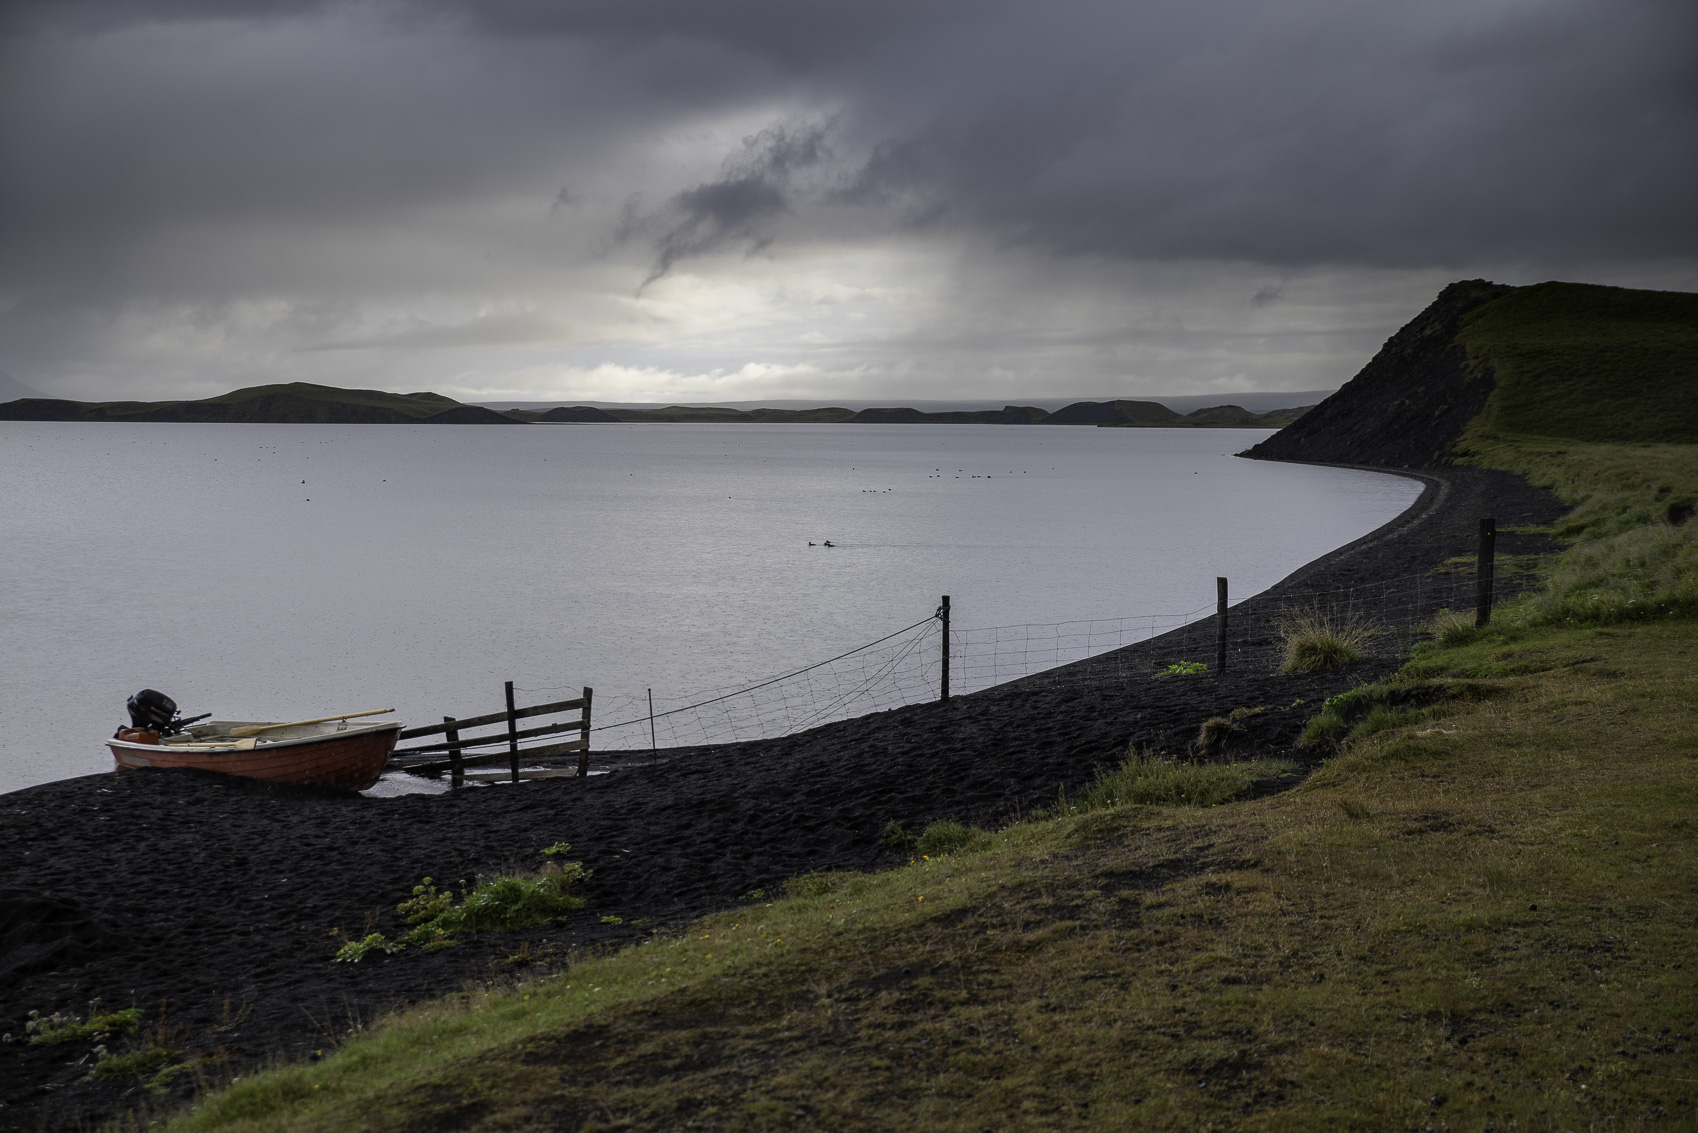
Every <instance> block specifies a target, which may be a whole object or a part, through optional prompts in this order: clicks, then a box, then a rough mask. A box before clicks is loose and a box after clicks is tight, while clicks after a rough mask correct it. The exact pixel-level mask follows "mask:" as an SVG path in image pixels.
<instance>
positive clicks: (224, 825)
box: [0, 469, 1563, 1129]
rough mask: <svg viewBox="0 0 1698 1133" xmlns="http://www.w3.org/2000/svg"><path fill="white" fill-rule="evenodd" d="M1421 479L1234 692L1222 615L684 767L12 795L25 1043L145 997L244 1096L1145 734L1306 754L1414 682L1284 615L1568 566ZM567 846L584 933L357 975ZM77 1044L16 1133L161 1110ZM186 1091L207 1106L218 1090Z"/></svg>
mask: <svg viewBox="0 0 1698 1133" xmlns="http://www.w3.org/2000/svg"><path fill="white" fill-rule="evenodd" d="M1411 475H1417V476H1418V477H1419V478H1420V479H1421V480H1423V481H1424V482H1425V489H1424V491H1423V493H1422V495H1421V496H1420V498H1419V499H1418V500H1417V501H1416V502H1415V504H1414V505H1412V506H1411V507H1410V508H1409V509H1408V510H1407V511H1405V512H1404V513H1403V514H1402V515H1401V516H1399V517H1398V518H1397V519H1395V520H1393V521H1392V522H1390V523H1388V524H1386V525H1385V526H1384V527H1381V528H1380V529H1379V530H1377V531H1375V532H1373V533H1371V534H1369V535H1367V536H1365V537H1363V538H1362V539H1359V540H1357V541H1356V542H1354V543H1352V544H1350V545H1348V546H1346V547H1343V548H1340V549H1339V550H1337V551H1334V552H1332V553H1331V554H1329V555H1326V556H1324V557H1323V558H1321V559H1318V560H1316V561H1314V562H1312V563H1310V564H1308V565H1306V566H1305V567H1303V568H1301V569H1300V570H1298V571H1296V572H1295V573H1293V574H1292V575H1291V576H1289V577H1288V578H1286V579H1285V580H1283V581H1282V582H1281V583H1280V584H1279V585H1277V586H1275V587H1273V588H1271V589H1270V590H1268V591H1265V592H1264V593H1262V594H1261V595H1258V596H1257V597H1256V598H1253V599H1251V600H1250V601H1248V602H1245V603H1243V604H1241V605H1239V606H1235V607H1233V611H1232V618H1233V621H1234V624H1235V625H1240V626H1242V627H1245V628H1244V629H1242V630H1240V631H1237V632H1238V634H1239V636H1238V638H1235V643H1236V644H1235V648H1236V650H1237V652H1236V653H1235V657H1237V658H1238V660H1237V661H1235V668H1234V670H1233V671H1231V672H1229V674H1228V675H1226V676H1224V677H1217V676H1214V675H1212V674H1211V675H1209V676H1206V677H1190V678H1161V677H1157V676H1155V674H1156V673H1157V672H1158V671H1159V670H1160V669H1161V668H1162V667H1164V666H1165V665H1167V664H1168V663H1170V662H1171V661H1174V660H1184V659H1192V658H1195V657H1199V656H1200V657H1201V659H1205V660H1208V659H1211V658H1212V652H1211V651H1208V650H1199V648H1198V645H1199V642H1202V641H1209V642H1212V640H1213V630H1212V628H1210V626H1209V625H1208V624H1207V623H1204V624H1202V625H1199V626H1194V627H1191V628H1190V629H1189V630H1181V631H1175V632H1174V633H1172V634H1167V635H1164V636H1163V637H1160V638H1156V639H1154V640H1152V641H1149V642H1146V643H1143V644H1141V645H1137V646H1133V647H1130V648H1127V649H1123V650H1119V651H1116V652H1115V653H1113V654H1107V655H1104V656H1102V657H1098V658H1093V659H1092V660H1089V661H1085V662H1080V663H1078V664H1075V665H1072V666H1067V667H1066V668H1065V669H1062V670H1057V671H1053V672H1051V673H1046V674H1041V675H1039V676H1037V677H1033V678H1028V679H1026V680H1022V681H1016V682H1013V683H1010V684H1006V685H1000V686H997V687H995V688H991V689H987V690H985V691H983V692H980V693H976V694H973V695H970V696H963V697H958V698H956V699H954V700H952V701H950V702H949V703H946V704H926V705H915V706H911V707H908V708H903V709H898V710H895V711H891V712H883V713H877V714H874V715H870V716H865V717H861V718H858V719H854V720H848V721H844V722H841V723H837V724H831V725H827V726H824V727H821V728H817V729H814V730H812V731H809V732H806V733H802V734H799V735H795V736H789V737H785V738H781V739H774V740H767V741H758V742H749V743H741V744H729V745H720V746H716V747H708V748H694V749H681V750H676V751H671V752H663V753H662V756H663V758H662V759H661V760H659V761H654V762H645V763H640V764H639V763H632V764H631V765H629V766H625V767H623V768H619V767H616V768H615V770H614V771H613V772H612V773H611V774H608V775H604V776H597V777H595V778H593V779H591V780H589V781H587V782H578V781H574V780H540V781H534V782H529V783H526V784H523V785H521V786H519V787H517V788H503V789H480V790H467V791H462V792H457V793H453V794H448V795H433V796H420V795H415V796H404V797H400V798H389V799H372V798H362V797H348V796H324V795H312V794H306V793H302V792H288V791H276V790H267V789H265V788H263V787H261V786H258V785H254V784H249V783H246V782H242V781H238V780H231V779H227V778H223V777H218V776H211V775H201V774H197V773H192V772H161V773H150V774H139V773H138V774H123V775H115V774H108V775H95V776H87V777H83V778H79V779H72V780H66V781H62V782H56V783H50V784H46V785H42V786H38V787H33V788H29V789H26V790H23V791H19V792H16V793H13V794H8V795H4V796H0V815H3V816H4V822H3V823H0V911H3V913H4V916H3V917H0V1003H3V1004H4V1005H5V1006H4V1008H3V1011H4V1014H5V1017H4V1018H0V1030H3V1031H9V1032H11V1033H13V1034H14V1035H16V1034H21V1032H22V1031H23V1025H24V1020H25V1016H26V1015H27V1013H28V1011H30V1010H31V1009H35V1010H39V1011H41V1012H42V1013H43V1014H47V1013H49V1012H52V1011H55V1010H60V1011H65V1010H69V1011H74V1012H77V1013H81V1012H82V1011H83V1009H84V1007H85V1005H86V1004H87V1002H88V1001H89V1000H90V999H93V998H97V997H98V998H100V999H101V1000H102V1001H103V1004H104V1005H105V1006H106V1007H107V1008H108V1009H111V1008H116V1007H121V1006H128V1005H130V1004H132V1003H133V1004H135V1005H136V1006H138V1007H140V1008H142V1009H143V1012H144V1015H145V1016H146V1017H147V1018H148V1019H149V1020H154V1019H156V1018H161V1017H162V1018H163V1020H164V1024H163V1025H164V1026H165V1027H167V1028H168V1029H169V1030H170V1031H171V1032H173V1033H174V1034H175V1035H176V1036H177V1041H178V1042H179V1043H180V1044H181V1045H182V1046H183V1049H185V1050H188V1051H197V1050H198V1051H204V1052H208V1053H212V1052H216V1054H217V1057H218V1058H219V1059H220V1062H219V1063H218V1068H217V1069H216V1070H215V1071H213V1073H215V1074H216V1075H219V1076H222V1075H228V1074H234V1073H240V1072H241V1068H242V1067H243V1066H247V1065H251V1064H253V1063H256V1062H259V1061H263V1060H267V1059H273V1058H284V1059H291V1058H299V1057H303V1056H306V1055H308V1054H310V1052H311V1051H314V1050H318V1049H322V1048H324V1047H325V1046H326V1045H327V1044H331V1043H334V1042H336V1041H337V1040H338V1039H339V1038H341V1037H342V1036H344V1035H345V1034H347V1033H348V1032H349V1030H350V1029H351V1028H352V1027H355V1026H358V1025H360V1024H361V1023H362V1022H366V1021H370V1020H371V1019H372V1018H374V1017H375V1016H376V1015H377V1014H379V1013H381V1012H382V1011H383V1010H385V1009H387V1008H390V1007H393V1006H396V1005H399V1004H403V1003H408V1002H413V1001H417V1000H421V999H426V998H430V997H434V996H438V995H442V994H445V993H448V992H452V991H455V990H457V989H459V988H461V987H462V986H463V985H464V984H465V983H466V982H467V981H468V980H472V981H476V980H489V979H503V978H510V977H511V976H512V975H513V974H515V969H514V968H513V967H512V966H510V965H509V964H507V963H506V962H505V958H506V957H509V956H511V955H513V954H514V953H515V952H518V951H519V950H520V949H521V947H523V946H524V945H525V944H526V943H527V942H528V946H529V953H530V954H531V955H538V954H541V955H542V956H543V957H544V960H543V963H544V964H548V965H552V966H554V967H556V968H558V967H562V966H566V965H569V964H570V963H571V960H572V954H573V950H574V949H580V948H585V947H590V946H607V945H612V944H616V943H619V942H622V941H628V940H632V939H637V938H640V937H641V936H643V935H645V934H648V933H651V932H654V931H656V930H658V929H663V928H665V927H667V926H669V925H674V924H677V923H678V922H680V921H682V920H686V919H688V918H690V917H693V916H697V915H700V914H702V913H705V912H708V911H710V910H713V909H716V908H722V907H725V906H728V905H732V904H735V903H736V902H737V901H738V900H739V899H740V898H743V897H744V896H745V895H746V894H748V893H749V892H750V891H751V890H756V889H765V890H768V891H771V890H772V889H773V888H775V887H777V886H780V885H782V883H783V882H784V881H785V880H786V879H788V878H791V877H794V876H796V875H798V874H802V873H806V872H809V871H812V870H826V869H876V868H879V867H881V866H883V865H889V864H894V863H895V862H896V861H897V860H898V859H897V858H896V857H895V856H894V855H892V854H891V853H890V851H888V850H886V849H884V848H882V847H881V845H880V833H881V831H882V830H883V829H884V827H885V825H886V824H887V823H888V822H889V821H891V820H896V821H899V822H901V823H903V824H904V825H906V826H908V827H910V828H912V827H916V826H923V825H925V824H927V823H929V822H932V821H936V820H939V819H946V818H948V819H959V820H966V821H974V822H979V823H986V824H994V823H998V822H1002V821H1006V820H1008V819H1010V818H1012V817H1015V816H1018V815H1021V814H1029V813H1031V812H1032V811H1033V810H1035V809H1036V808H1038V807H1041V806H1043V805H1045V804H1047V803H1048V802H1050V801H1052V800H1053V799H1054V798H1055V795H1056V792H1057V790H1058V788H1068V789H1074V788H1077V787H1079V786H1081V785H1082V784H1084V783H1086V782H1088V781H1089V780H1090V779H1091V777H1092V775H1093V773H1094V769H1095V768H1097V767H1099V766H1110V765H1113V764H1116V763H1118V762H1119V760H1120V759H1121V758H1122V757H1123V756H1124V754H1125V752H1126V749H1127V745H1128V743H1129V742H1131V743H1136V744H1138V745H1141V746H1149V747H1152V748H1155V749H1157V750H1166V751H1176V750H1180V749H1182V748H1183V747H1184V745H1185V744H1186V743H1187V742H1188V740H1189V739H1190V737H1192V736H1194V735H1195V734H1196V732H1197V729H1198V727H1199V725H1200V724H1201V722H1202V721H1203V720H1205V719H1207V718H1209V717H1211V716H1214V715H1219V714H1224V713H1226V712H1228V711H1230V710H1232V709H1234V708H1239V707H1250V706H1265V710H1264V711H1263V712H1261V713H1259V714H1258V715H1256V716H1254V717H1252V718H1251V720H1250V722H1249V724H1250V729H1251V736H1252V738H1253V740H1254V743H1255V746H1256V749H1257V750H1259V751H1266V752H1281V751H1285V750H1286V749H1288V748H1289V747H1290V746H1291V743H1292V741H1293V739H1294V738H1295V736H1296V735H1297V733H1298V732H1299V731H1300V729H1301V727H1302V725H1303V723H1304V722H1305V721H1306V720H1307V719H1308V717H1309V716H1310V715H1312V714H1313V712H1314V709H1315V702H1316V701H1318V700H1319V699H1324V698H1325V697H1326V696H1328V695H1331V694H1332V693H1335V692H1337V691H1340V690H1342V689H1344V688H1348V687H1350V686H1352V685H1355V684H1357V683H1360V682H1362V681H1364V680H1366V679H1370V678H1372V677H1374V676H1377V675H1381V674H1383V673H1385V672H1387V671H1389V670H1390V669H1392V668H1395V667H1396V665H1397V663H1398V662H1397V660H1396V658H1395V657H1394V656H1391V655H1389V654H1388V655H1381V656H1379V657H1377V658H1372V659H1370V660H1367V661H1364V662H1362V663H1361V664H1359V665H1357V666H1354V667H1352V668H1350V669H1348V670H1344V671H1340V672H1332V673H1321V674H1310V675H1280V674H1277V673H1274V672H1272V671H1271V669H1272V666H1271V665H1269V664H1267V663H1266V657H1265V656H1264V653H1266V651H1267V650H1269V649H1271V648H1272V645H1271V642H1270V641H1269V640H1267V633H1266V627H1267V626H1268V625H1269V624H1270V623H1269V615H1270V614H1271V612H1272V611H1275V610H1277V609H1279V608H1281V607H1282V606H1283V605H1284V604H1287V603H1289V602H1290V601H1292V600H1293V598H1294V596H1298V595H1302V594H1306V593H1311V592H1315V591H1323V590H1336V589H1340V588H1347V587H1360V586H1372V585H1374V584H1378V583H1382V582H1384V581H1385V580H1389V579H1394V578H1407V577H1411V576H1418V575H1423V574H1426V573H1428V572H1432V571H1434V570H1435V569H1437V568H1440V567H1441V566H1443V564H1445V563H1446V562H1447V560H1451V559H1454V558H1456V557H1458V556H1465V555H1470V554H1472V553H1473V550H1474V546H1475V537H1476V529H1477V528H1476V525H1477V521H1478V519H1479V518H1480V517H1482V516H1495V517H1496V519H1497V523H1498V528H1499V530H1500V532H1504V533H1503V534H1500V535H1499V537H1498V545H1499V552H1500V554H1525V553H1532V552H1536V551H1541V550H1544V549H1546V544H1545V543H1544V542H1543V540H1542V539H1540V538H1538V537H1533V536H1523V535H1516V534H1512V533H1508V532H1505V529H1507V528H1512V527H1517V526H1526V525H1538V524H1545V523H1549V522H1550V521H1551V520H1552V519H1553V518H1555V517H1556V516H1557V515H1559V514H1560V513H1561V512H1562V510H1563V508H1562V506H1561V505H1560V504H1559V503H1558V502H1557V501H1556V500H1555V499H1554V498H1553V497H1552V496H1550V495H1549V494H1547V493H1545V492H1542V491H1539V490H1536V489H1534V488H1532V487H1530V486H1529V485H1527V484H1526V482H1525V481H1523V480H1522V479H1520V478H1519V477H1517V476H1514V475H1512V474H1508V473H1501V472H1491V471H1482V470H1471V469H1443V470H1435V471H1424V472H1421V473H1418V474H1411ZM1433 612H1434V611H1433V609H1419V608H1416V607H1415V606H1414V605H1412V604H1408V603H1405V604H1402V605H1399V606H1398V607H1397V612H1396V615H1395V616H1396V617H1397V618H1401V619H1403V622H1404V624H1406V625H1407V624H1411V623H1413V622H1416V621H1420V620H1424V619H1426V618H1429V617H1430V616H1431V614H1432V613H1433ZM1257 627H1260V628H1257ZM1257 633H1260V634H1261V635H1262V636H1261V637H1260V638H1257V637H1256V634H1257ZM1258 650H1262V651H1263V652H1262V653H1258V652H1257V651H1258ZM1245 658H1248V659H1249V663H1245V660H1244V659H1245ZM91 742H92V741H91ZM562 841H565V842H570V843H571V844H572V846H573V851H572V855H571V856H572V857H574V858H581V859H582V860H583V862H584V863H585V865H586V866H587V867H589V868H590V869H592V870H593V871H594V876H593V878H592V879H591V880H590V881H589V882H588V883H587V885H586V887H585V889H584V896H585V897H586V898H587V899H588V901H589V907H588V909H587V910H586V911H585V912H584V913H581V914H579V915H578V916H577V917H576V918H574V919H572V920H570V921H567V922H565V923H563V924H561V925H559V926H556V927H554V928H551V929H546V930H531V931H527V932H522V933H493V934H487V935H485V936H479V937H473V938H471V939H469V940H468V941H467V942H466V943H465V944H463V945H462V946H460V947H458V948H453V949H448V950H446V951H442V952H437V953H434V954H424V953H422V952H416V951H414V952H408V953H405V954H403V955H400V956H396V957H392V958H388V959H381V958H374V959H369V960H367V961H365V962H362V963H360V964H333V963H331V962H330V957H331V956H332V954H333V953H334V951H335V949H336V944H337V942H336V940H335V939H334V938H333V936H332V933H333V932H334V931H335V930H337V929H341V930H343V931H344V932H346V933H347V934H348V935H356V934H360V935H363V934H364V933H365V932H367V931H373V930H379V931H384V932H387V933H391V934H393V933H394V931H395V929H396V927H397V925H398V924H399V923H400V918H399V917H398V915H397V914H396V912H395V905H396V903H397V902H398V901H400V900H402V899H404V898H405V897H406V896H407V895H408V894H409V892H410V891H411V888H412V886H413V885H415V884H417V883H418V882H419V880H420V879H421V878H423V877H426V876H429V877H433V878H435V879H437V881H439V882H443V881H448V882H458V881H459V880H460V879H462V878H465V879H470V878H472V877H474V876H476V875H477V874H479V873H484V874H489V873H494V872H498V871H500V870H502V869H504V868H514V867H517V868H521V869H524V868H534V866H535V865H536V864H538V863H539V862H540V860H541V859H539V858H538V857H537V851H538V850H539V849H541V848H542V847H544V846H548V845H551V844H554V843H557V842H562ZM604 915H605V916H616V917H618V918H620V919H621V921H622V923H620V924H603V923H601V921H600V918H601V917H602V916H604ZM368 925H370V926H371V927H370V928H368ZM536 970H537V968H536V967H535V966H533V967H531V968H529V969H527V971H529V972H533V973H534V972H535V971H536ZM70 1049H71V1048H70V1047H64V1048H34V1047H28V1046H25V1045H23V1044H21V1043H14V1044H11V1045H6V1046H0V1083H3V1084H0V1103H3V1105H4V1108H0V1128H8V1127H12V1126H16V1127H19V1128H24V1129H29V1128H35V1127H38V1126H44V1127H54V1128H57V1127H63V1126H65V1125H67V1124H71V1123H74V1122H77V1121H88V1120H97V1119H99V1118H101V1117H104V1116H110V1115H112V1114H114V1113H117V1112H122V1111H125V1110H128V1109H132V1108H134V1107H136V1106H138V1105H141V1104H143V1103H144V1100H145V1097H146V1096H145V1095H140V1094H138V1093H137V1092H135V1091H134V1090H133V1088H132V1089H131V1091H130V1092H129V1093H126V1092H125V1088H124V1087H121V1086H116V1085H106V1084H99V1083H92V1082H85V1081H83V1080H82V1079H83V1077H84V1075H85V1074H86V1073H87V1067H86V1065H75V1064H71V1063H72V1059H73V1058H74V1057H75V1056H76V1055H75V1054H73V1055H71V1056H69V1057H68V1056H67V1054H66V1051H68V1050H70ZM81 1049H82V1048H77V1052H76V1053H77V1054H80V1052H81ZM186 1078H187V1076H185V1079H181V1080H179V1083H178V1089H179V1091H180V1092H187V1091H189V1090H191V1089H192V1088H193V1086H194V1083H193V1082H192V1081H187V1080H186ZM166 1101H167V1102H169V1099H166ZM150 1104H158V1103H150Z"/></svg>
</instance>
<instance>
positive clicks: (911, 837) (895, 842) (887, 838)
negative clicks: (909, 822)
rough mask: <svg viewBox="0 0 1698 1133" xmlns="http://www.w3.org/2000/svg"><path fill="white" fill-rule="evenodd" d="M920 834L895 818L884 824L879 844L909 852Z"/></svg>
mask: <svg viewBox="0 0 1698 1133" xmlns="http://www.w3.org/2000/svg"><path fill="white" fill-rule="evenodd" d="M918 837H919V836H918V835H916V834H915V833H914V832H913V831H911V830H909V829H908V828H907V827H905V826H903V825H902V824H901V823H900V822H898V821H896V820H895V819H894V818H893V819H891V820H890V821H889V822H887V823H885V824H884V831H883V833H881V834H880V835H879V836H878V844H879V845H881V846H883V847H884V848H885V849H887V850H894V851H895V852H897V853H899V854H901V853H907V852H908V851H910V850H912V849H913V848H914V842H915V841H916V839H917V838H918Z"/></svg>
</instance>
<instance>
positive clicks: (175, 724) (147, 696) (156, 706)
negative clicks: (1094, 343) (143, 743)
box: [124, 688, 183, 736]
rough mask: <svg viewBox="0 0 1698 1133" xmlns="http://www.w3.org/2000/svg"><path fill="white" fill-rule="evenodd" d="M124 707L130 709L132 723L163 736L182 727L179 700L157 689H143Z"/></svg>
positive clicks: (173, 732) (172, 733) (136, 726)
mask: <svg viewBox="0 0 1698 1133" xmlns="http://www.w3.org/2000/svg"><path fill="white" fill-rule="evenodd" d="M124 707H126V708H128V709H129V710H130V724H131V725H132V726H133V727H135V728H138V729H141V730H143V731H148V732H155V733H157V734H159V735H161V736H170V735H175V734H176V733H177V732H178V731H180V730H181V729H182V723H183V722H182V721H181V720H179V719H177V702H176V701H175V700H172V699H171V698H170V697H169V696H166V695H165V694H164V693H162V692H160V691H158V690H157V689H151V688H144V689H142V690H141V691H140V692H138V693H136V694H135V695H134V696H132V697H130V699H129V701H128V702H127V703H126V704H125V705H124Z"/></svg>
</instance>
